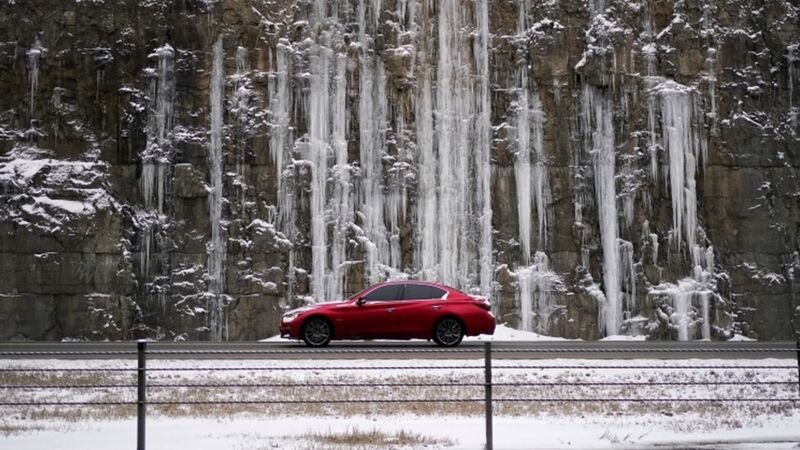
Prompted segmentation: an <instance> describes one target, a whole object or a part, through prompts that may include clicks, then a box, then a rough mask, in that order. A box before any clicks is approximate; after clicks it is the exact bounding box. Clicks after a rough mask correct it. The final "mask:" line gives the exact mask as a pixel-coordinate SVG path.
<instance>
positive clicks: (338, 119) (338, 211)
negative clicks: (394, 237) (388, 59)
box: [326, 55, 353, 299]
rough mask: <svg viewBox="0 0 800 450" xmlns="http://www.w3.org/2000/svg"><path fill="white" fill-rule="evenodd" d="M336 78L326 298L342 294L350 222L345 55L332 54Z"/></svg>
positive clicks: (333, 96) (341, 295) (332, 113)
mask: <svg viewBox="0 0 800 450" xmlns="http://www.w3.org/2000/svg"><path fill="white" fill-rule="evenodd" d="M335 62H336V78H335V80H334V92H333V95H332V96H331V97H332V98H333V108H332V111H331V117H332V124H333V135H332V139H333V153H334V158H335V166H334V167H333V178H334V181H335V183H334V187H333V198H332V199H331V207H332V211H333V217H334V225H333V236H332V240H331V273H330V277H329V280H328V286H327V288H326V298H330V299H340V298H343V297H344V287H345V286H344V278H345V262H346V260H347V245H346V244H347V227H348V226H349V225H350V223H352V221H353V217H352V214H353V213H352V211H353V205H352V198H351V196H350V166H349V165H348V163H347V110H346V107H347V103H346V94H347V77H346V65H347V57H346V56H345V55H337V56H336V61H335Z"/></svg>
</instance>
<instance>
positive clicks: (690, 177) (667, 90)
mask: <svg viewBox="0 0 800 450" xmlns="http://www.w3.org/2000/svg"><path fill="white" fill-rule="evenodd" d="M656 89H657V90H658V92H659V94H660V96H661V116H662V125H663V130H662V133H663V139H664V149H665V153H666V156H667V159H668V168H669V186H670V197H671V199H672V229H673V231H674V233H675V240H674V243H675V244H676V245H680V244H681V243H682V242H683V240H684V239H685V240H686V244H687V246H688V249H689V251H691V249H693V248H694V242H695V235H696V232H697V190H696V186H695V172H696V170H697V164H696V159H697V157H698V156H699V155H698V153H699V151H698V150H699V149H698V146H697V145H696V144H697V139H696V136H695V135H694V134H693V133H694V131H693V130H692V122H691V120H692V113H693V104H692V98H691V93H690V92H689V90H688V88H686V87H685V86H682V85H679V84H677V83H675V82H673V81H667V82H665V83H662V84H661V85H660V86H658V87H657V88H656Z"/></svg>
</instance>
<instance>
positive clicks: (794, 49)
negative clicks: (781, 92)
mask: <svg viewBox="0 0 800 450" xmlns="http://www.w3.org/2000/svg"><path fill="white" fill-rule="evenodd" d="M797 61H800V44H792V45H789V46H787V47H786V65H787V74H788V76H789V117H790V118H791V122H792V128H797V115H798V109H799V108H797V107H795V106H794V83H795V80H797Z"/></svg>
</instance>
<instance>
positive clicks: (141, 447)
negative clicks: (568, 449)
mask: <svg viewBox="0 0 800 450" xmlns="http://www.w3.org/2000/svg"><path fill="white" fill-rule="evenodd" d="M441 352H448V353H464V354H467V353H473V354H474V353H476V352H482V353H483V360H484V361H483V364H482V365H477V364H474V365H468V366H456V365H444V364H431V365H424V366H414V367H413V368H414V369H417V370H442V369H444V370H467V371H469V370H476V371H477V370H482V371H483V374H484V377H483V382H481V383H479V382H446V383H444V382H430V383H368V384H364V383H352V382H335V383H299V382H298V383H166V382H161V383H157V384H148V382H147V381H148V372H150V373H158V372H190V371H194V372H197V371H210V372H224V371H259V372H264V371H267V372H270V371H273V372H287V371H343V370H346V371H362V370H376V369H377V370H406V369H408V366H398V365H391V366H375V365H366V366H362V365H346V366H336V367H327V366H303V367H297V366H274V367H266V368H265V367H255V366H248V367H151V368H148V367H147V357H148V356H149V355H152V356H164V355H222V354H225V355H241V356H247V355H255V354H258V355H271V354H272V355H278V354H288V353H291V354H295V355H296V354H309V355H312V354H314V355H315V354H321V353H326V354H336V353H347V354H365V353H372V354H375V353H379V354H388V355H391V354H402V353H441ZM516 352H520V353H522V352H524V353H570V352H584V353H586V352H589V353H632V352H641V353H660V352H670V353H702V352H737V353H743V352H746V353H760V352H770V353H774V352H793V353H796V357H797V380H785V381H761V380H758V379H755V380H753V381H644V382H641V381H639V382H621V381H596V382H595V381H589V382H580V381H576V382H556V381H543V382H505V383H502V382H499V383H496V382H494V381H493V378H492V371H493V369H504V370H542V371H544V370H551V369H563V370H609V369H613V370H642V369H647V370H664V369H673V370H723V369H725V370H727V369H747V370H754V371H759V370H760V371H768V370H786V369H794V366H789V365H776V364H755V365H754V364H750V365H717V364H715V365H698V364H686V365H684V364H668V365H656V366H649V365H648V366H644V365H641V364H591V365H577V364H521V365H509V364H500V365H493V358H492V355H493V353H516ZM134 354H135V355H136V356H137V367H136V368H135V369H131V368H53V367H48V368H35V369H34V368H0V373H32V372H42V373H104V372H107V373H120V372H122V373H124V372H128V373H135V374H136V384H132V383H130V384H126V383H96V384H52V385H51V384H14V385H0V392H3V391H5V392H8V391H20V390H21V391H25V390H33V391H36V390H47V389H69V390H80V391H85V390H91V389H121V390H133V389H134V388H135V389H136V401H2V400H0V407H14V406H17V407H19V406H34V407H35V406H98V407H102V406H119V405H129V406H133V405H136V408H137V444H136V445H137V447H136V448H137V450H145V443H146V419H147V406H148V405H153V406H159V405H277V404H295V405H305V404H364V403H387V404H392V403H394V404H398V403H406V404H408V403H483V404H484V412H485V425H486V431H485V433H486V449H488V450H492V447H493V424H492V420H493V416H494V413H493V406H494V404H496V403H547V402H583V403H614V402H616V403H736V402H741V403H755V402H763V403H775V402H789V403H793V404H800V341H798V342H797V347H796V349H792V348H783V347H781V348H775V347H768V346H763V347H744V348H740V347H731V348H729V349H719V348H705V349H704V348H692V349H674V348H658V347H653V348H641V347H640V348H622V349H619V348H617V349H586V348H580V349H578V348H557V349H554V348H541V349H533V350H532V349H509V348H502V347H500V348H493V346H492V344H491V343H490V342H486V343H484V345H483V347H482V348H481V347H476V348H459V349H386V348H370V349H342V348H339V349H336V348H331V349H324V350H317V349H311V350H307V349H299V350H278V349H265V350H208V351H205V350H148V349H147V342H145V341H139V342H138V343H137V350H136V351H128V350H121V351H89V352H75V351H65V352H50V351H48V352H0V357H1V356H7V357H8V356H10V357H20V356H76V355H81V356H86V355H94V356H121V357H122V356H128V357H129V356H132V355H134ZM744 385H747V386H790V385H797V386H798V396H797V397H735V398H713V397H702V398H669V397H651V396H646V397H613V396H610V397H580V398H576V397H566V396H547V397H499V398H495V397H494V396H493V388H495V387H554V386H595V387H614V386H616V387H629V386H744ZM453 386H461V387H475V388H479V387H483V391H484V395H483V397H482V398H479V397H470V398H404V399H385V398H382V399H377V398H351V399H327V400H303V399H295V398H286V399H247V400H236V399H233V400H196V399H195V400H193V399H185V400H180V401H162V400H157V399H150V400H148V396H147V393H148V389H159V390H166V389H180V388H201V389H224V388H308V387H343V388H344V387H361V388H364V387H392V388H394V387H453Z"/></svg>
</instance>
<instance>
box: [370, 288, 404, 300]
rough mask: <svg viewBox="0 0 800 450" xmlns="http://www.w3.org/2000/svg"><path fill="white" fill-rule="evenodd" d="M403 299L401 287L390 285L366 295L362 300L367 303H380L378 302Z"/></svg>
mask: <svg viewBox="0 0 800 450" xmlns="http://www.w3.org/2000/svg"><path fill="white" fill-rule="evenodd" d="M402 298H403V285H402V284H392V285H389V286H382V287H379V288H378V289H375V290H374V291H372V292H370V293H369V294H367V295H366V296H365V297H364V299H365V300H367V301H380V300H400V299H402Z"/></svg>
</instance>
